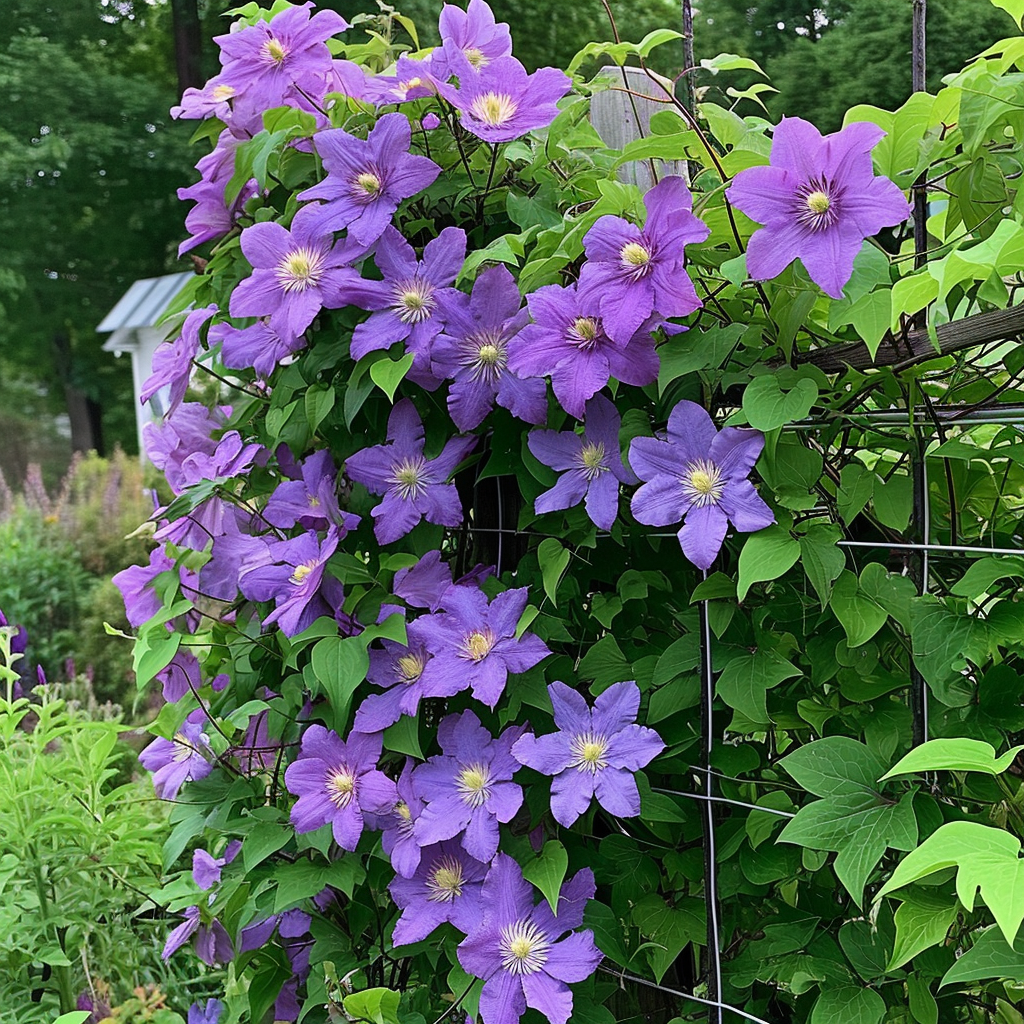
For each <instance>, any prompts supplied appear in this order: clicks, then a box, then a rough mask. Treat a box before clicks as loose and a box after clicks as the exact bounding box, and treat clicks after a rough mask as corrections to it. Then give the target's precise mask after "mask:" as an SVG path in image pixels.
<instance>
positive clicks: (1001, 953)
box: [939, 928, 1024, 988]
mask: <svg viewBox="0 0 1024 1024" xmlns="http://www.w3.org/2000/svg"><path fill="white" fill-rule="evenodd" d="M989 978H998V979H999V980H1000V981H1016V982H1024V936H1021V937H1020V938H1019V939H1017V940H1016V941H1015V942H1014V944H1013V945H1012V946H1011V945H1010V944H1009V943H1008V942H1007V941H1006V939H1005V938H1003V933H1002V932H1001V931H1000V930H999V929H998V928H989V929H988V930H987V931H985V932H983V933H982V935H981V936H980V937H979V938H978V941H977V942H975V943H974V945H973V946H972V947H971V948H970V949H969V950H968V951H967V952H966V953H964V954H963V956H961V957H960V958H959V959H958V960H957V961H956V963H955V964H953V966H952V967H950V969H949V970H948V971H946V973H945V975H943V978H942V981H940V982H939V988H945V987H946V985H955V984H957V983H959V984H961V985H966V984H969V983H970V982H973V981H986V980H987V979H989Z"/></svg>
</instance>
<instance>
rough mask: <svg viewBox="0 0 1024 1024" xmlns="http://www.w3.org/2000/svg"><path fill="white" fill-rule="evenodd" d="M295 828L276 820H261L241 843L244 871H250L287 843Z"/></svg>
mask: <svg viewBox="0 0 1024 1024" xmlns="http://www.w3.org/2000/svg"><path fill="white" fill-rule="evenodd" d="M293 835H295V830H294V829H292V828H289V827H287V826H285V825H282V824H280V823H279V822H276V821H261V822H259V823H257V825H256V826H255V827H254V828H253V830H252V831H251V832H250V833H249V834H248V835H247V836H246V837H245V840H244V841H243V843H242V862H243V863H244V864H245V870H246V871H252V869H253V868H254V867H256V865H257V864H262V863H263V861H265V860H266V859H267V858H268V857H269V856H270V855H271V854H272V853H277V851H278V850H280V849H281V848H282V847H284V846H286V845H287V844H288V840H290V839H291V838H292V836H293Z"/></svg>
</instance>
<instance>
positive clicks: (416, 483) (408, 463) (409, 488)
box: [388, 456, 430, 501]
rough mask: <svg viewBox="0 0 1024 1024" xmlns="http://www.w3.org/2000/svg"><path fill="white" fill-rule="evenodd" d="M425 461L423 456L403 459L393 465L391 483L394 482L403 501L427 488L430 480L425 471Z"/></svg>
mask: <svg viewBox="0 0 1024 1024" xmlns="http://www.w3.org/2000/svg"><path fill="white" fill-rule="evenodd" d="M424 466H425V462H424V460H423V457H422V456H416V457H415V458H412V459H403V460H402V461H401V462H398V463H395V465H393V466H392V467H391V476H390V477H388V480H389V482H390V483H392V484H394V487H395V493H396V494H397V495H398V497H399V498H401V499H402V501H408V500H409V499H410V498H415V497H416V496H417V495H418V494H419V493H420V492H421V491H423V490H425V489H426V487H427V484H428V483H429V482H430V481H429V480H428V479H427V475H426V473H425V472H424Z"/></svg>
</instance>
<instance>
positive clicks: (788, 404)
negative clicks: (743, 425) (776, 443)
mask: <svg viewBox="0 0 1024 1024" xmlns="http://www.w3.org/2000/svg"><path fill="white" fill-rule="evenodd" d="M817 400H818V385H817V384H815V383H814V381H813V380H811V379H810V378H809V377H800V378H798V379H797V380H796V381H795V382H794V384H793V387H792V388H791V389H790V390H789V391H783V390H782V387H781V386H780V385H779V380H778V377H776V376H775V375H774V374H765V375H764V376H761V377H755V378H754V379H753V380H752V381H751V382H750V383H749V384H748V385H747V386H746V388H745V389H744V391H743V411H744V412H745V413H746V415H747V422H748V423H749V424H750V425H751V426H752V427H756V428H757V429H758V430H774V429H775V428H776V427H781V426H783V425H784V424H786V423H793V422H795V421H796V420H802V419H803V418H804V417H805V416H806V415H807V414H808V413H809V412H810V411H811V406H813V405H814V403H815V402H816V401H817Z"/></svg>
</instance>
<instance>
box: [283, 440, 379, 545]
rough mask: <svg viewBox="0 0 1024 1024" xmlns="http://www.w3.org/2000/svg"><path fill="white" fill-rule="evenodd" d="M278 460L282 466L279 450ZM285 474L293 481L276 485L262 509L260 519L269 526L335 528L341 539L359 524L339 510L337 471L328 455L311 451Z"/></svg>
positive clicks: (348, 514)
mask: <svg viewBox="0 0 1024 1024" xmlns="http://www.w3.org/2000/svg"><path fill="white" fill-rule="evenodd" d="M285 451H287V449H285ZM290 457H291V456H289V458H290ZM278 458H279V460H280V461H282V465H283V459H282V452H281V449H278ZM292 465H294V463H292ZM283 468H286V467H284V466H283ZM288 473H289V476H292V477H293V479H291V480H283V481H282V482H281V483H279V484H278V485H277V487H276V488H274V493H273V494H271V496H270V497H269V498H268V499H267V504H266V507H265V508H264V509H263V518H264V519H265V520H266V521H267V522H268V523H270V524H271V525H272V526H279V527H281V528H282V529H288V528H290V527H292V526H301V527H302V528H303V529H304V530H326V529H327V528H328V527H329V526H331V525H334V526H338V527H340V528H341V535H342V536H344V535H345V534H346V533H347V532H348V531H349V530H354V529H355V528H356V527H357V526H358V525H359V516H356V515H352V513H350V512H342V511H341V509H340V508H339V507H338V498H337V494H336V490H337V478H338V471H337V469H336V468H335V465H334V460H333V459H332V458H331V453H330V452H328V451H326V450H321V451H317V452H313V454H312V455H310V456H309V457H308V458H306V459H304V460H303V461H302V464H301V466H299V467H295V469H294V470H288Z"/></svg>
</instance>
